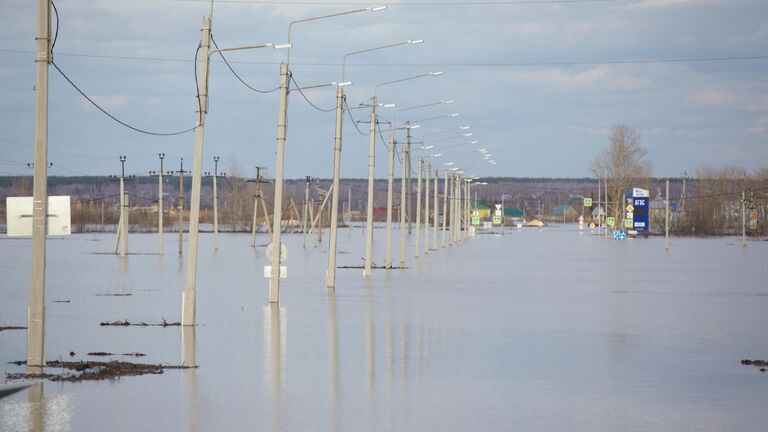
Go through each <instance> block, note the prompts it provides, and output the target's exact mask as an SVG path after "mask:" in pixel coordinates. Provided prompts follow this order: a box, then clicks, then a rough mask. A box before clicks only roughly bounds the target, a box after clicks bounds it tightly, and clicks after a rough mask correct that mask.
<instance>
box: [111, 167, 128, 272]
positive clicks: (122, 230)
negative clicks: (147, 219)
mask: <svg viewBox="0 0 768 432" xmlns="http://www.w3.org/2000/svg"><path fill="white" fill-rule="evenodd" d="M126 159H127V158H126V157H125V156H120V165H121V171H120V177H119V178H115V177H112V179H113V180H119V181H120V220H119V221H118V223H117V239H116V241H115V253H117V246H118V245H120V246H121V248H120V257H121V258H124V257H125V256H127V255H128V227H129V226H130V225H129V222H128V196H127V194H126V192H125V160H126Z"/></svg>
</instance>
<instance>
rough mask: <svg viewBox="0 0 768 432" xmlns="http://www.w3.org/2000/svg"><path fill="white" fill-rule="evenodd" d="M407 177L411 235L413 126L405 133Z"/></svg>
mask: <svg viewBox="0 0 768 432" xmlns="http://www.w3.org/2000/svg"><path fill="white" fill-rule="evenodd" d="M404 159H405V177H406V179H407V180H408V181H407V183H408V188H407V189H406V190H405V198H406V200H405V202H406V207H405V217H406V219H408V234H409V235H410V234H411V232H412V221H413V218H412V217H411V189H413V187H412V185H411V128H406V134H405V155H404Z"/></svg>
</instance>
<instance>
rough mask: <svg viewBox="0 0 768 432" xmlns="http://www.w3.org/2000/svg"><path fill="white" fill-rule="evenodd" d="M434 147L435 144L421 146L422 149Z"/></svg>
mask: <svg viewBox="0 0 768 432" xmlns="http://www.w3.org/2000/svg"><path fill="white" fill-rule="evenodd" d="M432 148H435V146H433V145H428V146H421V149H422V150H429V149H432Z"/></svg>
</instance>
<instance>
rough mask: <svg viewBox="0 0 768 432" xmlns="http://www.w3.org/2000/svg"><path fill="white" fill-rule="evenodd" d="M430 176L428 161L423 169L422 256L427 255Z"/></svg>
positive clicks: (430, 170)
mask: <svg viewBox="0 0 768 432" xmlns="http://www.w3.org/2000/svg"><path fill="white" fill-rule="evenodd" d="M431 175H432V166H431V165H430V164H429V161H427V162H426V165H425V167H424V180H425V183H424V255H428V254H429V177H430V176H431Z"/></svg>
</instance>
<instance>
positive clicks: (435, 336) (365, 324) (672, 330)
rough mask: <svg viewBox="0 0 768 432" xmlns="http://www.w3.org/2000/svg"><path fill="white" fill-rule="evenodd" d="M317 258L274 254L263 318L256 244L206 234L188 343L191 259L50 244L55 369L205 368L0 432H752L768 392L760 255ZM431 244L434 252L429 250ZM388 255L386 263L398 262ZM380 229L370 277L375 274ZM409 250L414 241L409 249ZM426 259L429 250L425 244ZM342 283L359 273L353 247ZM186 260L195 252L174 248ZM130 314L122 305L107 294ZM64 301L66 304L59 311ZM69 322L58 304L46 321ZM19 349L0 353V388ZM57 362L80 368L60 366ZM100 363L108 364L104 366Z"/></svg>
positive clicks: (28, 398) (765, 270)
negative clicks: (757, 362) (762, 366)
mask: <svg viewBox="0 0 768 432" xmlns="http://www.w3.org/2000/svg"><path fill="white" fill-rule="evenodd" d="M325 234H326V235H325V236H324V239H323V240H324V243H323V244H322V245H320V246H319V247H314V243H313V241H312V240H308V245H309V246H308V247H307V249H306V250H305V249H304V248H302V236H301V234H289V235H286V236H284V237H283V238H284V241H285V242H286V246H287V248H288V259H287V261H286V263H285V264H286V265H287V266H288V278H287V279H284V280H283V283H282V284H281V288H282V289H281V303H280V305H279V306H276V305H273V306H269V305H268V303H267V279H265V278H264V277H263V266H264V265H265V264H266V259H265V257H264V247H263V245H265V244H266V243H268V239H267V237H266V235H265V234H260V235H259V236H258V237H257V244H259V245H261V246H260V247H256V248H252V247H250V235H249V234H222V235H220V250H219V251H218V252H217V253H214V251H213V238H212V235H211V234H201V238H200V255H199V259H200V265H199V275H198V284H197V286H198V291H197V314H198V316H197V322H198V324H199V325H198V326H196V327H195V328H190V329H181V328H179V327H166V328H163V327H102V326H100V325H99V323H101V322H105V321H109V322H111V321H117V320H123V319H127V320H129V321H131V322H147V323H158V322H161V320H162V319H166V320H167V321H169V322H170V321H178V320H179V319H180V313H181V292H182V290H183V287H184V274H185V273H184V268H185V266H186V255H184V256H183V257H180V256H179V255H178V253H177V250H175V247H174V243H175V239H176V237H175V235H174V234H170V233H169V234H166V237H165V244H166V250H165V254H164V255H158V254H156V252H157V243H158V241H157V234H131V236H130V240H129V241H130V245H129V250H130V252H132V254H131V255H129V256H128V257H127V258H125V259H121V258H119V257H117V256H115V255H111V254H110V253H109V252H111V251H113V250H114V234H78V235H73V236H71V237H68V238H64V239H51V240H50V241H49V242H48V255H47V256H48V271H47V275H46V307H47V332H46V357H47V358H48V359H49V360H56V359H63V360H82V359H90V360H95V358H93V357H89V356H88V355H87V353H89V352H94V351H105V352H111V353H118V354H120V353H133V352H140V353H144V354H146V357H141V358H139V359H136V358H132V357H123V356H120V355H117V356H114V357H112V359H116V360H126V361H136V362H141V363H162V364H172V365H178V364H186V365H190V364H195V365H197V366H199V367H198V368H197V369H190V370H166V371H165V372H164V373H163V374H161V375H144V376H137V377H124V378H121V379H119V380H114V381H102V382H81V383H54V382H45V383H44V384H42V385H37V386H34V387H32V388H30V389H28V390H25V391H22V392H19V393H16V394H15V395H13V396H9V397H7V398H5V399H2V400H0V429H2V430H4V431H17V430H21V431H30V430H31V431H42V430H50V431H68V430H72V431H88V430H111V431H122V430H126V431H133V430H185V431H187V430H188V431H205V430H274V431H305V430H329V431H337V430H338V431H342V430H348V431H360V430H375V431H390V430H391V431H424V430H440V431H470V430H516V431H564V430H567V431H596V430H599V431H616V430H622V431H655V430H658V431H675V430H679V431H690V430H696V431H724V430H728V431H762V430H765V427H766V426H765V425H766V424H768V410H766V409H765V402H764V401H765V400H766V397H768V374H765V373H761V372H760V371H759V370H758V368H755V367H753V366H744V365H741V363H740V361H741V360H742V359H747V358H763V359H765V358H766V357H768V331H766V329H768V283H766V280H768V278H767V276H768V242H759V241H752V242H749V244H748V246H747V247H746V248H742V247H741V245H740V243H739V241H737V240H735V239H733V238H712V239H705V238H696V239H690V238H686V239H672V241H671V249H670V251H669V252H665V250H664V240H663V238H649V239H636V240H627V241H614V240H608V239H605V238H602V237H599V236H596V235H593V234H592V233H590V232H588V231H586V232H579V231H578V230H577V228H576V226H563V227H551V228H547V229H543V230H539V229H524V230H522V231H516V230H510V231H508V232H507V233H506V234H505V235H503V236H502V235H478V236H477V237H475V238H472V239H469V240H465V241H462V242H461V243H459V244H458V245H455V246H450V247H448V248H446V249H442V248H441V249H440V250H438V251H431V252H430V254H429V255H427V256H422V257H421V258H420V259H419V260H414V259H413V244H412V243H409V244H408V247H407V249H406V250H407V257H408V259H407V264H406V265H407V266H408V267H409V268H408V269H406V270H390V271H387V270H381V269H374V271H373V277H372V278H370V280H368V281H366V280H364V279H363V278H362V269H338V270H337V288H336V290H335V292H331V293H329V292H327V291H326V289H325V283H324V282H325V267H326V263H327V255H326V249H327V238H328V237H327V232H326V233H325ZM430 234H431V233H430ZM398 237H399V236H398V235H397V234H396V233H395V235H394V249H393V250H394V254H393V255H394V256H395V257H397V256H398V249H397V248H398V243H397V241H398ZM384 240H385V239H384V230H383V229H377V230H375V244H374V247H375V252H374V259H373V260H374V262H376V263H377V264H380V263H383V261H384V256H383V255H384V244H385V243H384ZM409 241H411V242H412V241H413V239H412V238H411V239H410V240H409ZM422 246H423V243H422ZM30 247H31V241H30V240H29V239H22V240H16V239H8V238H5V237H3V238H0V275H1V276H2V282H0V286H1V288H0V325H3V326H11V325H26V310H27V305H28V296H29V262H30V256H31V251H30ZM339 251H340V254H339V256H338V259H337V263H338V265H339V266H360V265H362V263H363V261H362V256H363V255H364V235H363V231H362V229H361V228H359V227H357V228H354V229H353V230H348V229H346V228H344V229H342V230H340V235H339ZM185 253H186V249H185ZM115 294H121V295H115ZM67 300H68V301H69V302H61V301H67ZM57 301H60V302H57ZM25 344H26V332H25V331H23V330H8V331H2V332H0V371H2V372H21V371H23V368H21V367H18V366H14V365H11V364H8V362H10V361H14V360H23V359H24V358H25V355H26V354H25V353H26V351H25ZM70 352H73V353H74V356H70ZM99 360H103V359H99Z"/></svg>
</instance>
